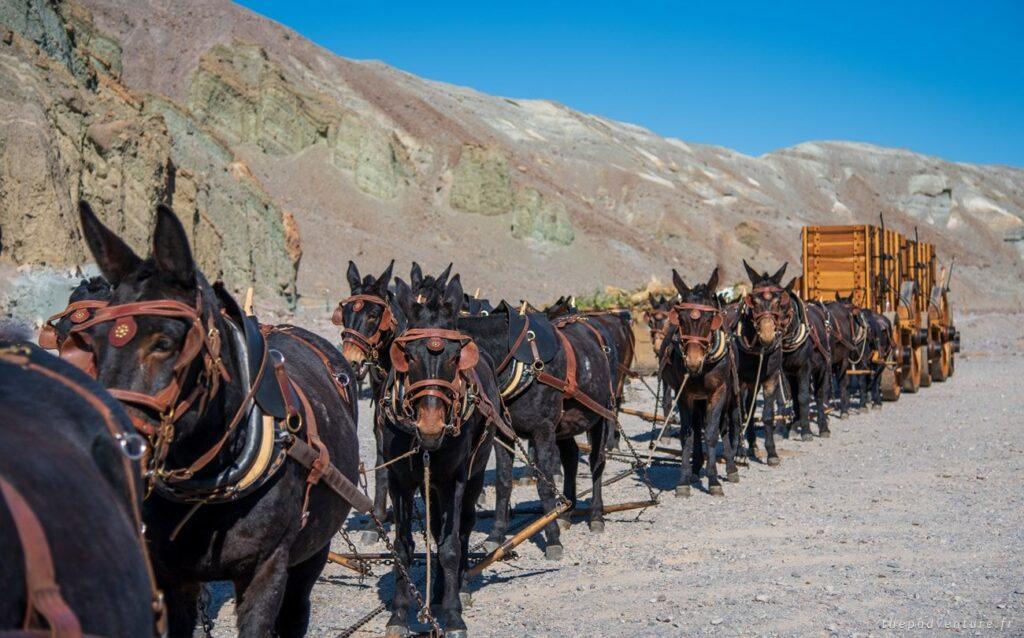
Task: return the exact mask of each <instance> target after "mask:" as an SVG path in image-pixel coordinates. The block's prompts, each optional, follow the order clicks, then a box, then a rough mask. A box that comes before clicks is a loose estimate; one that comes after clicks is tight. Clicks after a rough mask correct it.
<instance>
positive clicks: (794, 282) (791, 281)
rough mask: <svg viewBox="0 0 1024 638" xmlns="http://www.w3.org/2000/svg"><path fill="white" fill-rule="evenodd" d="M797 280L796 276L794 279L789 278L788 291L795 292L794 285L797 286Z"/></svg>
mask: <svg viewBox="0 0 1024 638" xmlns="http://www.w3.org/2000/svg"><path fill="white" fill-rule="evenodd" d="M796 280H797V278H796V277H793V278H792V279H790V280H789V283H788V284H786V292H790V293H791V292H793V288H794V286H796Z"/></svg>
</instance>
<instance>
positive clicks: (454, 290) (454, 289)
mask: <svg viewBox="0 0 1024 638" xmlns="http://www.w3.org/2000/svg"><path fill="white" fill-rule="evenodd" d="M462 299H463V292H462V279H461V277H460V276H459V275H455V276H454V277H452V280H451V281H450V282H449V283H448V286H447V287H446V288H445V289H444V305H445V306H447V307H448V308H449V309H450V310H453V311H454V312H458V311H459V309H460V308H462Z"/></svg>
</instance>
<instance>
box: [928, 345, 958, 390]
mask: <svg viewBox="0 0 1024 638" xmlns="http://www.w3.org/2000/svg"><path fill="white" fill-rule="evenodd" d="M952 354H953V346H952V344H950V343H944V344H942V347H940V348H939V354H938V356H936V357H935V358H934V359H933V360H932V362H931V366H930V367H931V374H932V381H936V382H941V381H945V380H946V379H947V378H949V373H950V370H949V359H950V357H951V356H952Z"/></svg>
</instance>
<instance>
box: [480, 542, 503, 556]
mask: <svg viewBox="0 0 1024 638" xmlns="http://www.w3.org/2000/svg"><path fill="white" fill-rule="evenodd" d="M499 547H501V543H500V542H499V541H495V540H491V539H489V538H488V539H487V540H485V541H484V551H485V552H487V553H488V554H490V553H491V552H493V551H494V550H496V549H498V548H499Z"/></svg>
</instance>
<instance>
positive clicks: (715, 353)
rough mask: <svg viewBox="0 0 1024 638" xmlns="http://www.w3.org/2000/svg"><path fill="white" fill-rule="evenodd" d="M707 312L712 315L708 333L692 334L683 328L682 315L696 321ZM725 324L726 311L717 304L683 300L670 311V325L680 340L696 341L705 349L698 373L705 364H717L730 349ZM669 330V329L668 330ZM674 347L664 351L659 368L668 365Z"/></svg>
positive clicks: (685, 341) (685, 342) (687, 342)
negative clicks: (711, 304) (723, 328)
mask: <svg viewBox="0 0 1024 638" xmlns="http://www.w3.org/2000/svg"><path fill="white" fill-rule="evenodd" d="M705 314H708V315H711V321H710V323H709V326H708V328H709V329H708V332H707V333H706V334H690V333H687V332H685V331H684V330H683V326H682V323H681V317H682V316H684V315H685V316H687V317H689V318H690V319H692V320H694V321H699V320H701V319H702V318H703V317H704V315H705ZM724 324H725V313H723V312H722V309H721V308H718V307H716V306H710V305H707V304H700V303H691V302H683V303H678V304H675V305H674V306H672V309H671V310H669V312H668V324H667V325H668V326H671V327H672V328H675V330H676V335H677V336H678V338H679V341H682V342H683V343H684V344H689V343H696V344H698V345H699V346H700V347H701V349H702V350H703V355H702V356H701V362H700V368H699V369H698V373H700V371H702V370H703V369H704V366H705V365H707V364H709V363H711V364H715V363H718V362H719V361H721V359H722V357H724V356H725V354H726V352H727V351H728V350H729V347H728V341H729V339H728V335H726V333H725V331H724V330H722V326H723V325H724ZM666 332H667V330H666ZM671 352H672V348H669V349H667V350H665V351H664V353H665V354H664V355H663V356H662V358H661V361H660V362H659V366H658V367H659V369H662V370H663V369H664V368H665V366H667V365H668V362H669V359H670V358H671Z"/></svg>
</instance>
